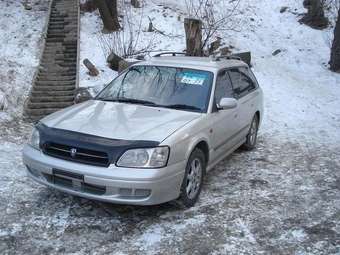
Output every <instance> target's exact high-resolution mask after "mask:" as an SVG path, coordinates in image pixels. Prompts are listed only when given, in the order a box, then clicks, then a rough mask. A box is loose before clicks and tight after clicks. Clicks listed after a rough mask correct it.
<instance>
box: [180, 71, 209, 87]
mask: <svg viewBox="0 0 340 255" xmlns="http://www.w3.org/2000/svg"><path fill="white" fill-rule="evenodd" d="M206 78H207V77H206V75H204V74H199V73H184V74H183V77H182V80H181V83H185V84H190V85H200V86H202V85H203V83H204V82H205V79H206Z"/></svg>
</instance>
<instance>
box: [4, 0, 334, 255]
mask: <svg viewBox="0 0 340 255" xmlns="http://www.w3.org/2000/svg"><path fill="white" fill-rule="evenodd" d="M177 2H178V3H177ZM243 2H244V4H243V5H242V8H243V9H242V10H243V16H242V17H243V20H242V30H241V32H228V33H225V34H223V35H222V36H223V38H224V41H225V42H227V43H228V44H231V45H233V46H235V47H236V50H237V51H243V50H251V51H252V54H253V65H254V71H255V73H256V76H257V77H258V80H259V82H260V84H261V86H262V88H263V90H264V94H265V111H266V112H265V119H264V122H263V126H262V127H261V133H260V138H259V145H258V148H257V149H256V150H255V151H252V152H243V151H237V152H235V153H234V154H233V155H231V156H230V157H229V158H227V159H226V160H224V161H223V162H221V163H220V164H219V165H218V166H217V167H216V168H215V169H214V170H213V172H211V174H210V175H209V176H208V177H207V179H206V180H205V185H204V189H203V192H202V194H201V199H200V201H199V202H198V204H197V205H196V206H195V207H193V208H191V209H188V210H183V209H181V208H178V207H176V206H175V205H173V204H171V203H170V204H164V205H160V206H152V207H133V206H121V205H110V204H105V203H100V202H95V201H89V200H86V199H80V198H75V197H71V196H68V195H65V194H62V193H59V192H56V191H54V190H50V189H47V188H45V187H42V186H40V185H37V184H35V183H33V182H32V181H30V180H28V179H27V178H26V177H25V173H24V166H23V165H22V163H21V150H22V146H23V144H24V142H25V140H26V139H27V136H28V134H29V129H30V125H28V124H25V123H17V122H13V121H12V122H2V123H1V122H0V125H2V126H1V129H0V142H1V143H0V201H1V203H0V251H3V252H1V253H4V254H6V253H8V254H12V253H26V254H41V253H49V254H54V253H68V254H70V253H74V254H88V253H98V254H101V253H109V254H184V253H186V254H306V255H307V254H340V75H339V74H334V73H331V72H330V71H329V70H328V69H327V65H326V63H327V61H328V58H329V41H328V34H329V33H328V31H317V30H312V29H310V28H308V27H306V26H304V25H300V24H299V23H298V22H297V20H298V17H297V15H296V13H302V12H304V9H303V8H302V1H296V0H282V1H274V0H262V1H256V0H247V1H246V0H245V1H243ZM4 3H5V2H1V1H0V4H1V5H3V6H4V8H5V4H4ZM147 3H148V5H147V7H146V9H147V15H148V16H150V17H151V18H155V22H154V24H155V25H156V26H157V28H158V29H159V30H162V31H165V32H167V33H169V34H170V33H171V34H177V33H178V34H180V33H182V32H183V24H182V23H181V21H179V20H178V16H181V15H182V14H181V13H180V12H179V11H178V8H181V6H180V4H181V2H180V1H174V0H167V1H161V0H153V1H147ZM158 5H161V6H158ZM12 6H13V5H12ZM14 6H15V5H14ZM18 6H19V5H18ZM164 6H166V7H168V6H170V7H171V9H169V8H167V9H164ZM282 6H288V7H289V9H288V11H287V12H285V13H282V14H281V13H280V8H281V7H282ZM3 10H4V9H3V8H1V9H0V11H3ZM7 10H8V12H10V11H11V12H12V13H13V12H14V13H16V12H19V7H17V8H16V9H11V8H8V9H7ZM19 13H21V12H19ZM163 13H166V15H163ZM23 15H25V14H23ZM96 15H97V14H96V13H91V14H89V13H86V14H83V15H82V21H81V22H82V23H81V25H82V29H81V59H84V58H89V59H90V60H91V61H92V62H94V64H95V65H96V66H97V67H98V69H100V70H101V74H100V76H99V77H96V78H92V77H91V78H90V77H89V76H88V75H87V74H86V71H85V69H84V68H83V67H81V70H80V83H81V84H80V85H81V86H85V87H88V86H90V87H92V86H97V85H99V86H101V85H102V84H104V83H107V82H108V81H110V80H111V79H112V78H113V77H114V76H115V75H116V73H114V72H112V71H110V69H108V68H107V67H106V64H105V60H104V58H103V57H102V56H103V55H102V54H103V53H102V49H101V47H100V46H99V44H98V36H99V32H100V30H101V23H100V20H99V19H98V17H97V16H96ZM2 16H3V15H0V18H1V17H2ZM164 16H165V17H164ZM39 19H40V20H43V17H42V16H41V17H40V16H39ZM33 20H34V19H33ZM21 22H23V23H25V21H24V20H23V19H22V20H19V21H18V22H17V24H16V26H18V27H20V26H21V25H22V23H21ZM147 23H148V22H147V20H146V22H145V26H146V27H147ZM0 24H1V25H0V29H1V30H3V27H4V25H3V24H4V22H2V21H1V22H0ZM6 24H7V21H6ZM169 24H171V25H169ZM7 26H8V27H10V26H9V24H7ZM41 26H42V25H41ZM41 28H42V27H41ZM26 35H27V34H26V32H25V31H23V33H21V34H18V35H17V36H18V38H19V39H18V40H17V41H25V36H26ZM33 37H34V38H39V33H38V32H36V33H34V36H33ZM0 38H1V37H0ZM1 40H3V39H2V38H1ZM26 40H27V39H26ZM154 40H155V42H156V43H157V45H158V47H159V48H163V49H169V47H170V49H173V50H182V49H183V48H184V38H177V37H176V38H175V39H173V40H170V39H169V37H163V36H161V35H157V36H156V37H155V39H154ZM17 41H15V42H14V43H17ZM37 42H38V40H36V41H35V45H33V44H34V40H32V41H30V42H29V45H30V46H29V47H31V50H30V52H29V53H27V54H33V55H34V54H35V53H37V52H38V49H35V48H34V47H36V44H37ZM3 44H5V42H3ZM2 47H3V46H2ZM5 47H8V46H7V45H6V44H5ZM17 48H18V49H20V52H21V51H24V52H28V51H29V50H28V51H27V49H26V48H25V47H24V46H22V44H17ZM32 49H34V51H35V53H34V52H33V50H32ZM277 49H280V50H281V53H280V54H278V55H276V56H273V55H272V52H273V51H275V50H277ZM0 54H3V52H2V53H0ZM11 54H12V55H11V56H12V58H13V61H17V59H19V57H20V56H19V55H16V54H14V53H11ZM32 58H33V57H32ZM33 59H34V60H33V62H27V66H29V67H30V68H28V69H31V70H32V72H31V73H33V67H34V65H36V64H37V63H36V62H35V61H36V58H33ZM18 62H20V61H18ZM5 70H6V69H5ZM16 70H18V69H16ZM3 72H4V71H3V70H2V69H0V75H1V77H2V76H4V75H5V74H6V73H3ZM6 72H7V71H6ZM18 73H20V72H19V71H18ZM27 75H28V74H27ZM6 77H7V76H6ZM18 77H26V76H25V75H22V74H19V76H18ZM1 79H2V81H1V87H0V88H2V84H5V85H6V84H10V83H9V82H8V81H7V80H6V79H3V78H1ZM20 79H21V78H20ZM22 79H23V78H22ZM27 79H31V77H27ZM26 90H27V88H26Z"/></svg>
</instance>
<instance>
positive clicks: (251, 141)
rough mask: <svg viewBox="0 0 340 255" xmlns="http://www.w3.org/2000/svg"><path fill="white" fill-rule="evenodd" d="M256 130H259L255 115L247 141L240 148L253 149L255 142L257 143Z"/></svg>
mask: <svg viewBox="0 0 340 255" xmlns="http://www.w3.org/2000/svg"><path fill="white" fill-rule="evenodd" d="M258 130H259V117H258V116H257V114H255V116H254V118H253V120H252V122H251V124H250V129H249V132H248V135H247V140H246V142H245V143H244V144H243V146H242V147H243V148H244V149H246V150H252V149H254V148H255V146H256V142H257V133H258Z"/></svg>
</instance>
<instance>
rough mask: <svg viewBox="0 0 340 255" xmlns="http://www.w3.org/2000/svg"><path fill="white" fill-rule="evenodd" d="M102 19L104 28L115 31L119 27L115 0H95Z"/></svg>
mask: <svg viewBox="0 0 340 255" xmlns="http://www.w3.org/2000/svg"><path fill="white" fill-rule="evenodd" d="M95 1H96V5H97V7H98V9H99V13H100V17H101V18H102V20H103V24H104V28H105V29H106V30H108V31H117V30H118V29H119V28H120V25H119V21H118V12H117V0H95Z"/></svg>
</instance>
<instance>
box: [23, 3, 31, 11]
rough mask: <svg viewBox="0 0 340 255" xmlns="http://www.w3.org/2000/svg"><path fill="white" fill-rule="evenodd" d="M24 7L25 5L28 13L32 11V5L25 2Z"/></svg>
mask: <svg viewBox="0 0 340 255" xmlns="http://www.w3.org/2000/svg"><path fill="white" fill-rule="evenodd" d="M23 5H24V8H25V10H27V11H30V10H32V6H31V5H30V4H28V3H27V2H24V3H23Z"/></svg>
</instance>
